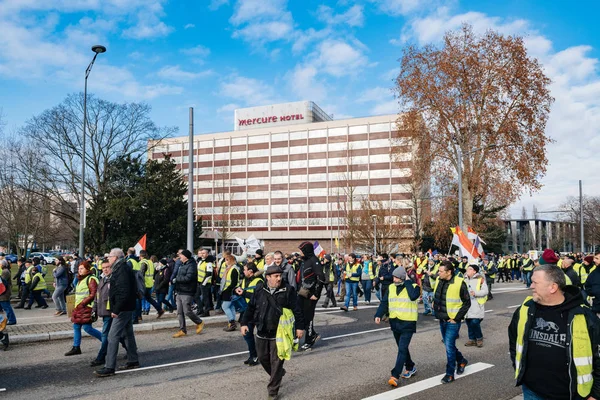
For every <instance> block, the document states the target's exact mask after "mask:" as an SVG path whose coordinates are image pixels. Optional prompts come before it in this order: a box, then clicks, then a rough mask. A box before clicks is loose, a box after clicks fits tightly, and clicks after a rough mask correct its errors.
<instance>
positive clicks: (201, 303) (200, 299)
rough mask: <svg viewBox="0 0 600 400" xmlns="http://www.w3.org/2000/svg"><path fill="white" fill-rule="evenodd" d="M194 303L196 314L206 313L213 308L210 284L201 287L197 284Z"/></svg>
mask: <svg viewBox="0 0 600 400" xmlns="http://www.w3.org/2000/svg"><path fill="white" fill-rule="evenodd" d="M194 301H195V302H196V305H197V306H198V314H204V313H207V312H208V310H210V309H211V308H214V307H213V302H212V286H211V285H210V284H208V285H206V286H202V285H200V284H198V287H197V288H196V295H195V296H194Z"/></svg>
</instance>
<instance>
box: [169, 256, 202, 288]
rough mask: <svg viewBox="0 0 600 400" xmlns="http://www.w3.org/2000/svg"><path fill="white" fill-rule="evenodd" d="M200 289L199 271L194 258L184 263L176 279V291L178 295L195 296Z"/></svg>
mask: <svg viewBox="0 0 600 400" xmlns="http://www.w3.org/2000/svg"><path fill="white" fill-rule="evenodd" d="M197 287H198V270H197V269H196V261H194V259H193V258H190V259H189V260H187V262H185V263H182V264H181V266H180V267H179V269H178V270H177V276H176V277H175V291H176V292H177V294H183V295H187V296H195V295H196V288H197Z"/></svg>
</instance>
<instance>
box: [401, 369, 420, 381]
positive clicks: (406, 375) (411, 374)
mask: <svg viewBox="0 0 600 400" xmlns="http://www.w3.org/2000/svg"><path fill="white" fill-rule="evenodd" d="M416 373H417V367H416V366H415V367H413V368H412V369H411V370H410V371H407V370H404V373H403V374H402V377H403V378H404V379H408V378H410V377H411V376H413V375H414V374H416Z"/></svg>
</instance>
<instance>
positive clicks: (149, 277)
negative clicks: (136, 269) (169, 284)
mask: <svg viewBox="0 0 600 400" xmlns="http://www.w3.org/2000/svg"><path fill="white" fill-rule="evenodd" d="M142 262H143V263H144V264H146V273H145V274H144V283H145V284H146V289H150V288H151V287H152V286H154V263H153V262H152V260H143V261H142ZM142 262H140V269H141V267H142V265H141V263H142Z"/></svg>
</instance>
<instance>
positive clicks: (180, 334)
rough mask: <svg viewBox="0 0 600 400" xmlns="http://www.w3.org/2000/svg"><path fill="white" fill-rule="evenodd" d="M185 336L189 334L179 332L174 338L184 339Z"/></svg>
mask: <svg viewBox="0 0 600 400" xmlns="http://www.w3.org/2000/svg"><path fill="white" fill-rule="evenodd" d="M185 335H187V333H185V332H184V331H179V332H177V333H176V334H174V335H173V337H174V338H175V339H177V338H180V337H184V336H185Z"/></svg>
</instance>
